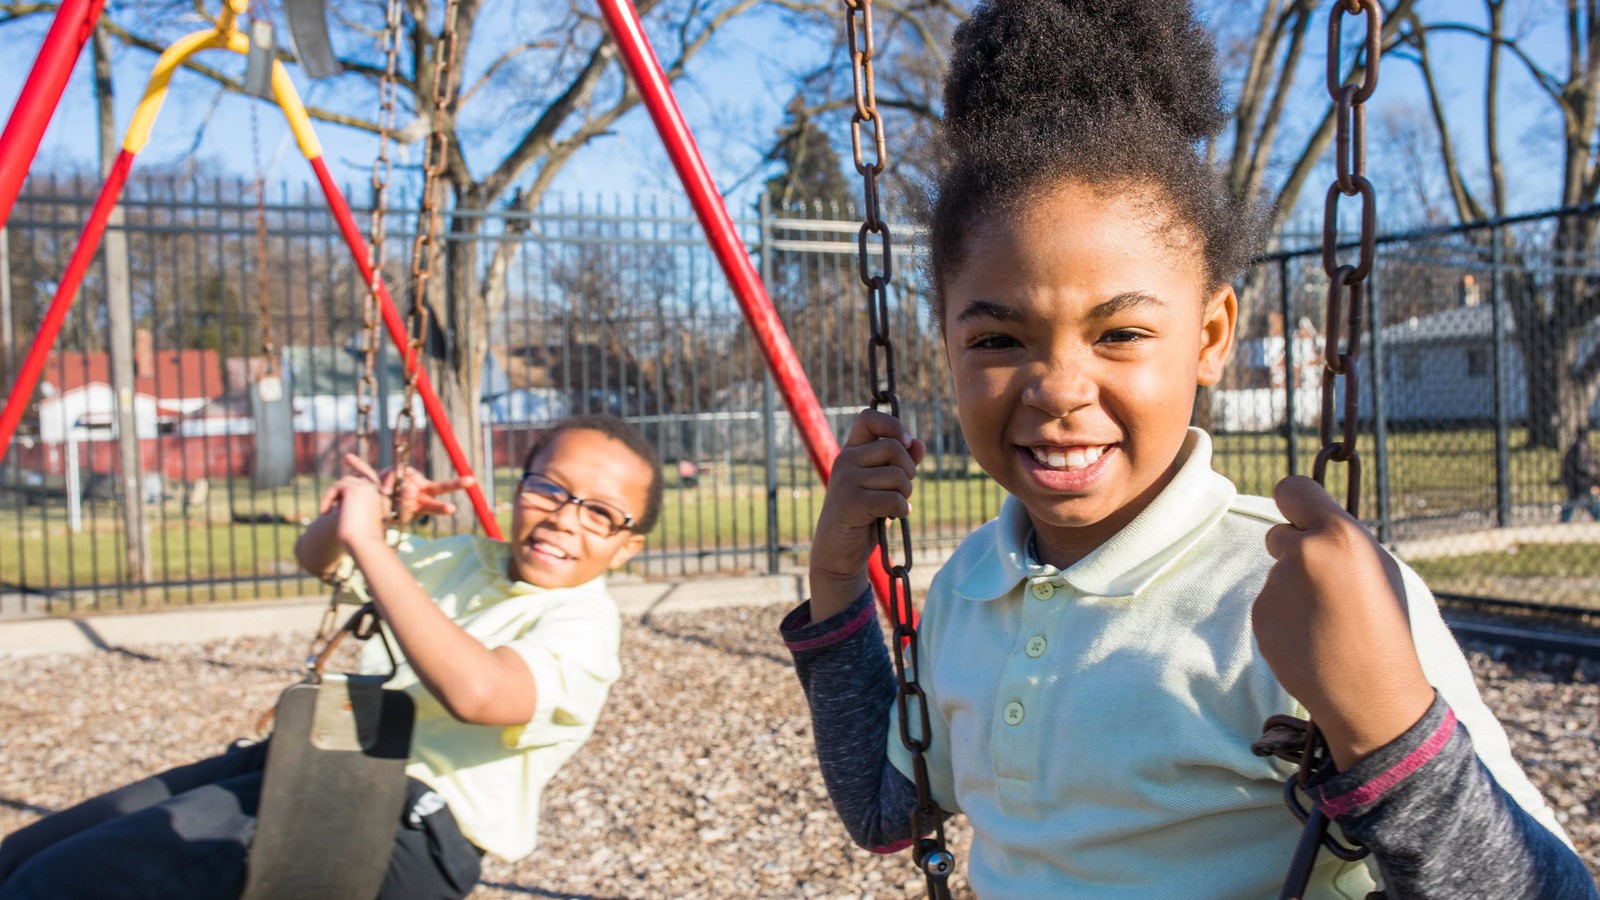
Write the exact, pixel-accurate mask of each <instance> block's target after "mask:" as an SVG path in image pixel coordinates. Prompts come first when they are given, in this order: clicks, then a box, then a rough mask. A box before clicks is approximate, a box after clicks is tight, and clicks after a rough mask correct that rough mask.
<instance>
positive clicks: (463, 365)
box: [430, 210, 493, 531]
mask: <svg viewBox="0 0 1600 900" xmlns="http://www.w3.org/2000/svg"><path fill="white" fill-rule="evenodd" d="M477 211H478V210H474V212H477ZM482 229H483V219H482V218H480V217H477V216H461V215H457V216H453V217H451V220H450V229H449V231H448V232H447V233H446V234H445V236H444V238H445V240H444V254H443V255H444V262H445V267H444V277H443V278H441V279H438V281H437V283H436V284H435V286H434V288H435V289H434V292H433V295H434V297H435V298H436V300H435V305H434V309H435V310H442V316H436V317H435V320H436V322H437V323H438V327H439V329H440V330H441V332H442V334H441V341H440V344H441V346H440V350H441V351H442V352H441V358H440V359H439V360H438V369H439V373H438V390H439V402H440V404H441V405H443V407H444V411H445V415H446V416H448V417H449V420H450V424H451V425H452V426H453V427H454V428H455V433H456V440H457V441H458V442H459V443H460V445H461V452H462V453H464V454H466V457H467V463H468V465H470V466H471V467H472V470H473V471H474V472H479V471H481V470H482V469H483V468H484V466H485V462H486V460H485V458H484V443H483V421H482V419H481V417H480V416H479V414H478V413H479V405H480V398H481V397H482V396H483V370H484V363H485V360H486V359H487V358H488V354H489V315H488V310H487V309H486V308H485V303H484V298H483V297H482V296H480V294H479V291H478V280H477V278H476V277H475V273H476V272H477V268H478V265H477V263H478V237H479V234H480V232H481V231H482ZM430 449H433V450H434V451H435V452H434V453H432V454H430V468H431V470H432V471H433V473H434V477H448V476H449V474H450V472H451V466H450V460H449V458H448V457H446V456H445V455H444V454H443V453H441V452H437V451H438V450H439V449H440V448H438V447H436V446H435V447H433V448H430ZM480 480H482V479H480ZM490 501H491V505H492V502H493V498H490ZM474 522H476V516H475V515H474V513H473V510H472V507H471V506H470V505H468V504H457V505H456V512H455V516H454V525H455V526H456V529H457V530H459V531H470V530H471V529H472V527H473V524H474Z"/></svg>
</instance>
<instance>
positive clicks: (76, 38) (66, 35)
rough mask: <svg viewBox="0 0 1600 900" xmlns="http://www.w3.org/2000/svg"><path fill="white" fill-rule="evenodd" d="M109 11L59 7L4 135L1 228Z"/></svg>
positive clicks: (74, 3)
mask: <svg viewBox="0 0 1600 900" xmlns="http://www.w3.org/2000/svg"><path fill="white" fill-rule="evenodd" d="M105 5H106V0H62V2H61V5H60V6H58V7H56V18H55V21H54V22H53V23H52V24H51V25H50V31H49V32H47V33H46V34H45V36H44V43H43V44H42V45H40V47H39V55H38V57H36V58H35V59H34V61H33V70H32V71H30V72H29V73H28V80H27V81H26V82H25V83H24V84H23V85H22V93H21V94H19V95H18V96H17V105H16V106H14V107H12V108H11V118H10V119H9V120H7V122H6V130H5V132H4V133H3V134H0V228H4V227H5V226H6V221H7V220H8V219H10V218H11V206H12V204H14V203H16V202H17V194H19V193H21V191H22V182H23V180H24V179H26V178H27V177H28V166H30V165H32V164H33V157H34V154H36V153H38V152H39V141H40V140H41V139H43V138H44V130H45V127H46V126H48V125H49V124H50V117H51V116H52V115H54V114H55V111H56V107H57V106H58V105H59V104H60V103H61V92H62V91H64V90H66V87H67V79H68V78H70V77H71V76H72V67H73V66H74V65H75V64H76V63H77V61H78V54H80V53H82V52H83V45H84V43H85V42H87V41H88V40H89V36H90V35H91V34H93V33H94V25H95V23H96V22H98V21H99V20H100V11H101V10H102V9H104V8H105ZM68 304H69V305H70V304H71V300H68ZM58 327H59V326H58ZM45 349H46V350H48V349H49V348H48V346H47V347H46V348H45ZM12 427H13V428H14V427H16V426H15V425H13V426H12ZM6 437H7V438H9V437H10V434H9V433H8V434H7V435H6ZM4 446H5V441H0V447H4Z"/></svg>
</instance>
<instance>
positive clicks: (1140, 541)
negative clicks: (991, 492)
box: [955, 428, 1237, 600]
mask: <svg viewBox="0 0 1600 900" xmlns="http://www.w3.org/2000/svg"><path fill="white" fill-rule="evenodd" d="M1178 458H1179V459H1181V460H1182V461H1183V462H1182V465H1181V466H1180V467H1179V468H1178V473H1177V474H1176V475H1174V476H1173V478H1172V481H1171V482H1170V483H1168V484H1167V486H1166V488H1165V489H1163V490H1162V491H1161V493H1160V494H1158V495H1157V496H1156V498H1155V499H1154V500H1153V501H1151V503H1150V505H1149V506H1147V507H1145V509H1144V511H1143V512H1141V513H1139V515H1138V516H1137V517H1136V518H1135V519H1134V520H1133V521H1132V522H1130V523H1128V526H1127V527H1126V528H1124V529H1122V530H1121V531H1119V532H1117V534H1115V535H1113V536H1112V538H1111V539H1110V540H1108V541H1106V542H1105V543H1104V544H1102V545H1101V546H1100V547H1098V548H1096V549H1095V550H1094V552H1092V553H1090V554H1089V555H1088V556H1085V557H1084V558H1083V559H1081V560H1079V561H1078V562H1076V563H1074V564H1073V565H1071V566H1069V567H1067V568H1066V569H1065V570H1059V569H1057V568H1056V567H1055V566H1051V565H1047V564H1044V563H1040V562H1037V561H1035V560H1034V559H1033V556H1032V554H1031V553H1030V552H1029V549H1030V548H1029V545H1030V543H1031V539H1032V536H1033V523H1032V521H1031V520H1030V519H1029V518H1028V510H1027V508H1026V507H1024V506H1023V505H1022V503H1021V501H1019V500H1017V499H1016V498H1015V497H1007V498H1006V500H1005V503H1004V504H1003V505H1002V506H1001V508H1000V516H999V518H998V519H997V520H996V521H995V528H994V529H993V534H994V544H993V546H992V548H990V549H989V552H988V554H987V555H989V556H990V557H991V558H990V559H989V560H987V561H986V562H987V564H983V563H980V564H978V565H974V566H972V567H971V568H969V569H968V570H967V572H966V573H965V574H964V575H963V577H962V579H961V580H960V581H959V582H957V583H956V585H955V592H956V593H957V594H958V595H960V596H962V597H966V598H967V599H969V600H994V599H998V598H1000V597H1003V596H1005V595H1006V594H1008V593H1010V592H1011V591H1012V589H1014V588H1015V587H1016V586H1017V585H1018V583H1020V582H1023V581H1049V582H1051V583H1054V584H1062V585H1068V586H1071V587H1072V588H1073V589H1075V590H1076V591H1078V592H1079V593H1082V594H1088V595H1092V596H1099V597H1132V596H1134V595H1136V594H1138V593H1139V592H1140V591H1142V590H1144V589H1145V587H1147V586H1148V585H1149V584H1150V583H1151V582H1152V581H1154V580H1155V579H1156V577H1157V576H1159V575H1160V574H1161V573H1162V572H1164V571H1166V569H1167V567H1168V566H1170V565H1171V564H1172V563H1173V562H1175V561H1176V560H1177V559H1178V558H1179V557H1180V556H1182V555H1183V553H1184V551H1186V550H1188V549H1189V547H1191V546H1193V545H1194V543H1195V542H1196V541H1198V540H1199V539H1200V538H1201V537H1202V536H1203V535H1204V534H1205V533H1206V531H1208V530H1209V529H1210V528H1211V526H1212V525H1214V524H1215V523H1216V522H1217V520H1218V519H1220V518H1222V516H1223V514H1225V513H1226V512H1227V511H1228V508H1229V506H1230V505H1231V504H1232V502H1233V498H1234V497H1235V496H1236V495H1237V491H1236V489H1235V488H1234V486H1233V482H1231V481H1229V480H1228V479H1227V478H1225V477H1223V476H1222V475H1220V474H1218V473H1217V472H1215V471H1213V470H1212V468H1211V437H1210V436H1209V435H1207V434H1206V433H1205V432H1204V431H1201V430H1200V429H1198V428H1190V429H1189V434H1188V436H1187V437H1186V438H1185V439H1184V442H1183V447H1182V448H1181V449H1180V450H1179V451H1178Z"/></svg>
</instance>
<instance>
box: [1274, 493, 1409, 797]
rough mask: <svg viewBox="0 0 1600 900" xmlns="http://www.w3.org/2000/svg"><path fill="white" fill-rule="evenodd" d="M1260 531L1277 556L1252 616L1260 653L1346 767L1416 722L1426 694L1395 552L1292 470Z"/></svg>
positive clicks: (1331, 499)
mask: <svg viewBox="0 0 1600 900" xmlns="http://www.w3.org/2000/svg"><path fill="white" fill-rule="evenodd" d="M1273 499H1274V500H1276V501H1277V503H1278V508H1279V509H1280V510H1281V511H1282V512H1283V515H1284V517H1285V518H1287V519H1288V520H1289V524H1287V525H1275V526H1273V527H1272V528H1271V530H1269V531H1268V532H1267V552H1268V553H1271V554H1272V558H1273V559H1275V560H1277V562H1276V563H1275V564H1274V565H1273V566H1272V568H1271V570H1269V571H1268V572H1267V581H1266V584H1265V585H1264V586H1263V587H1262V589H1261V593H1260V595H1258V596H1257V597H1256V602H1255V607H1254V610H1253V614H1252V618H1251V624H1252V626H1253V628H1254V630H1255V635H1256V642H1257V644H1258V645H1259V646H1260V648H1261V655H1262V656H1263V657H1265V658H1266V660H1267V663H1268V664H1269V665H1270V666H1272V671H1273V673H1274V674H1276V675H1277V676H1278V681H1279V683H1281V684H1282V685H1283V687H1284V689H1285V690H1287V691H1288V692H1289V693H1290V694H1291V695H1292V696H1294V697H1295V698H1296V699H1297V700H1299V701H1300V702H1301V703H1302V704H1304V705H1305V708H1306V709H1307V711H1309V712H1310V713H1311V716H1312V718H1313V719H1315V720H1316V722H1317V725H1318V727H1319V728H1320V729H1321V730H1322V733H1323V735H1324V736H1325V737H1326V738H1327V739H1328V747H1329V750H1330V751H1331V752H1332V753H1333V758H1334V762H1335V763H1336V764H1337V765H1338V766H1339V768H1340V769H1348V768H1350V767H1351V766H1352V765H1354V764H1355V763H1357V762H1359V761H1360V760H1362V759H1364V758H1365V757H1367V756H1368V755H1370V754H1371V753H1372V752H1373V751H1374V750H1377V749H1378V748H1379V747H1382V746H1383V745H1384V744H1387V743H1389V742H1390V741H1392V740H1394V739H1395V738H1397V737H1399V736H1400V735H1401V734H1402V733H1404V732H1405V731H1406V729H1408V728H1410V727H1411V726H1412V725H1414V724H1416V722H1417V720H1418V719H1420V718H1422V715H1423V713H1425V712H1427V709H1428V706H1429V704H1431V703H1432V702H1433V688H1432V687H1431V686H1430V685H1429V684H1428V680H1427V678H1426V676H1424V675H1423V672H1422V664H1421V662H1420V661H1419V660H1418V659H1417V652H1416V647H1415V646H1414V645H1413V643H1412V640H1411V626H1410V622H1409V621H1408V619H1407V617H1406V609H1405V604H1404V602H1403V600H1402V598H1403V597H1404V596H1405V589H1404V587H1403V585H1402V583H1401V580H1400V569H1399V567H1398V566H1397V565H1395V562H1394V559H1393V558H1391V557H1390V556H1389V554H1388V553H1387V552H1385V551H1384V549H1383V548H1382V547H1380V546H1379V545H1378V542H1377V541H1375V540H1373V539H1372V536H1371V535H1370V534H1368V533H1367V529H1366V527H1365V526H1364V525H1362V524H1361V523H1360V522H1359V521H1357V520H1356V519H1355V518H1353V517H1352V516H1350V515H1349V514H1348V513H1346V512H1345V511H1344V510H1343V509H1341V508H1340V507H1339V505H1338V503H1336V502H1335V501H1334V499H1333V498H1332V497H1330V496H1328V493H1327V492H1326V491H1324V490H1323V489H1322V487H1321V486H1320V485H1318V484H1317V483H1316V482H1315V481H1312V480H1311V479H1309V478H1306V477H1304V476H1290V477H1288V478H1285V479H1284V480H1282V481H1280V482H1278V486H1277V488H1276V489H1275V490H1274V491H1273Z"/></svg>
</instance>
